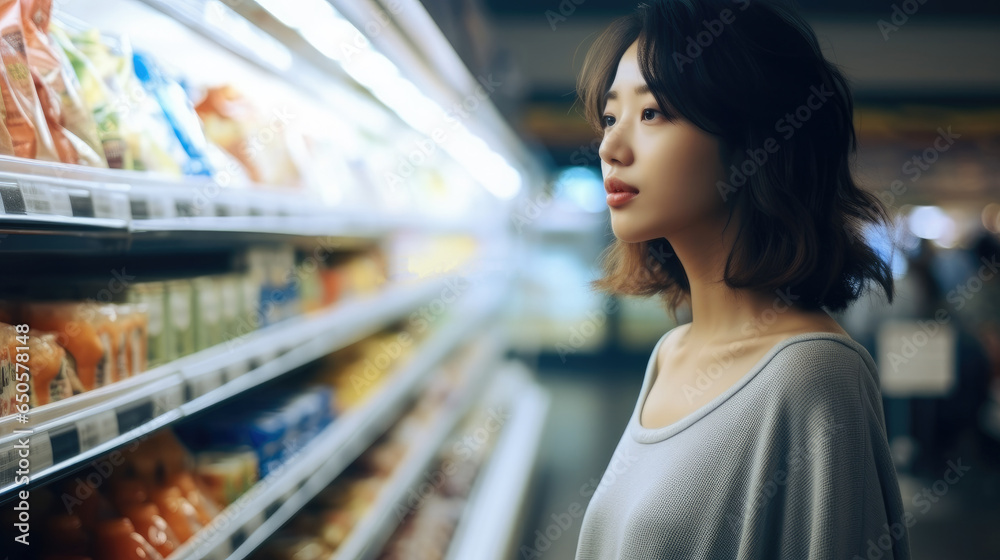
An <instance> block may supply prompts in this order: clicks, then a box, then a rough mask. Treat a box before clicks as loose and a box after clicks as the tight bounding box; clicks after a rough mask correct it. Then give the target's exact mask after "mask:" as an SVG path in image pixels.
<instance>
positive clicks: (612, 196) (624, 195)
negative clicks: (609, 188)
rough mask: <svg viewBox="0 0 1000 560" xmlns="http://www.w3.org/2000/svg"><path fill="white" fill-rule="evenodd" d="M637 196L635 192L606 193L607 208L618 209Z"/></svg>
mask: <svg viewBox="0 0 1000 560" xmlns="http://www.w3.org/2000/svg"><path fill="white" fill-rule="evenodd" d="M637 196H639V193H637V192H611V193H608V206H610V207H612V208H619V207H621V206H624V205H625V204H628V202H629V201H630V200H632V199H633V198H635V197H637Z"/></svg>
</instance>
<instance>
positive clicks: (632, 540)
mask: <svg viewBox="0 0 1000 560" xmlns="http://www.w3.org/2000/svg"><path fill="white" fill-rule="evenodd" d="M579 91H580V96H581V100H582V103H583V106H584V108H585V111H586V115H587V117H588V119H589V120H590V121H591V122H592V123H593V124H594V125H595V127H596V128H597V129H598V130H599V131H600V133H601V134H603V139H602V143H601V148H600V156H601V163H602V169H603V173H604V179H605V188H606V190H607V191H608V195H607V197H608V204H609V206H610V207H611V225H612V229H613V230H614V234H615V237H616V238H617V239H616V240H615V243H614V245H613V246H612V247H610V248H609V251H608V253H607V254H606V260H605V263H604V265H605V275H604V277H603V278H601V279H600V280H598V281H595V283H594V286H595V287H596V288H599V289H602V290H604V291H606V292H610V293H618V294H631V295H647V296H648V295H654V294H656V295H660V296H661V297H663V299H664V301H665V303H666V305H667V307H668V309H669V311H670V312H671V313H672V314H674V315H675V319H676V314H675V310H676V308H677V307H678V306H680V305H681V304H688V305H690V311H691V315H692V320H691V322H690V323H687V324H684V325H681V326H678V327H675V328H673V329H671V330H670V331H668V332H667V333H665V334H664V335H663V336H662V337H661V338H660V340H659V342H657V344H656V347H655V349H654V350H653V353H652V355H651V356H650V359H649V363H648V366H647V370H646V374H645V379H644V381H643V386H642V390H641V392H640V396H639V399H638V402H637V403H636V406H635V409H634V411H633V414H632V417H631V419H630V421H629V424H628V426H627V428H626V431H625V433H624V434H623V436H622V438H621V441H620V442H619V444H618V449H617V450H616V452H615V453H614V455H613V458H612V460H611V462H610V464H609V465H608V467H607V470H606V471H605V474H604V476H603V478H602V479H601V483H600V485H599V486H598V487H597V490H596V492H595V493H594V495H593V496H592V498H591V501H590V503H589V505H588V507H587V510H586V513H585V515H584V518H583V523H582V527H581V534H580V538H579V543H578V546H577V553H576V558H577V560H592V559H593V560H612V559H621V560H654V559H655V560H662V559H684V560H691V559H706V560H722V559H772V558H778V559H788V560H817V559H830V560H834V559H836V560H858V559H866V560H867V559H872V560H874V559H879V560H886V559H896V560H900V559H908V558H909V542H908V528H909V527H910V526H911V525H912V524H913V523H914V522H915V521H916V520H915V518H914V517H913V516H912V515H911V514H909V513H904V511H903V507H902V500H901V497H900V490H899V486H898V482H897V479H896V472H895V468H894V466H893V463H892V460H891V457H890V454H889V448H888V443H887V441H886V434H885V421H884V415H883V411H882V401H881V395H880V391H879V382H878V372H877V369H876V365H875V363H874V361H873V360H872V357H871V356H870V355H869V353H868V352H867V351H866V350H865V348H864V347H863V346H861V345H860V344H859V343H857V342H856V341H854V340H853V339H852V338H851V337H850V336H849V335H848V334H847V333H846V332H845V331H844V330H843V329H841V328H840V326H839V325H838V324H837V322H836V320H834V318H833V317H832V316H831V315H830V313H832V312H837V311H841V310H844V309H845V308H846V307H847V306H848V305H849V304H850V303H851V302H852V301H854V300H855V299H857V298H858V297H859V296H860V295H861V293H862V291H863V290H864V289H866V288H869V287H872V286H874V285H878V286H880V287H881V288H882V290H883V291H884V292H885V294H886V296H887V298H888V300H889V301H890V302H891V301H892V296H893V281H892V273H891V269H890V267H889V264H888V263H887V262H885V261H884V260H883V259H882V258H880V257H879V255H878V254H877V253H876V252H875V251H874V250H873V248H872V247H871V246H870V245H869V244H868V242H867V241H866V236H869V235H871V233H870V230H872V229H875V230H879V228H882V229H881V231H883V235H884V234H885V233H884V232H885V231H891V229H892V225H893V224H892V221H891V219H890V217H889V215H888V212H887V210H886V208H885V207H884V206H883V205H881V204H880V202H879V200H878V199H877V198H876V197H875V196H873V195H871V194H868V193H866V192H865V191H863V190H861V189H860V188H859V187H858V186H857V184H856V183H855V181H854V180H853V178H852V175H851V168H850V164H851V159H850V158H851V156H852V155H853V154H854V152H855V150H856V138H855V131H854V126H853V101H852V98H851V93H850V90H849V86H848V83H847V81H846V80H845V78H844V76H843V75H842V74H841V73H840V72H839V71H838V69H837V68H836V67H835V66H834V65H833V64H831V63H830V62H829V61H827V60H826V59H825V58H824V57H823V54H822V52H821V50H820V47H819V45H818V43H817V40H816V37H815V35H814V33H813V31H812V30H811V28H810V27H809V25H808V24H807V23H806V22H805V21H804V20H803V19H802V18H801V17H800V16H798V15H797V14H796V13H794V11H792V10H791V9H790V8H788V7H786V6H785V5H783V4H779V3H777V2H775V1H764V0H733V1H730V0H655V1H648V0H647V2H645V3H643V4H640V5H639V7H638V8H637V10H636V11H635V12H634V13H633V14H632V15H630V16H627V17H625V18H622V19H620V20H617V21H615V22H614V23H613V24H612V25H611V26H610V28H609V29H607V30H606V31H605V32H604V33H603V34H602V35H601V36H600V37H599V38H598V40H597V41H596V42H595V44H594V46H593V47H592V48H591V50H590V52H589V53H588V55H587V57H586V60H585V62H584V68H583V72H582V74H581V76H580V81H579Z"/></svg>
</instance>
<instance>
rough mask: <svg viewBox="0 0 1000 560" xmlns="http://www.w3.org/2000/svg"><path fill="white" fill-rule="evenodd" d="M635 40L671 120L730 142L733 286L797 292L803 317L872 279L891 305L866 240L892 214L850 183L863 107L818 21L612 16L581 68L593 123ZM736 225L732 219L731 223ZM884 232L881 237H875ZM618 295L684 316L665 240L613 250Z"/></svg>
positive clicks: (756, 4)
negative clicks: (829, 54) (657, 300)
mask: <svg viewBox="0 0 1000 560" xmlns="http://www.w3.org/2000/svg"><path fill="white" fill-rule="evenodd" d="M636 41H638V62H639V67H640V68H641V71H642V75H643V78H645V81H646V83H647V85H649V87H650V90H651V91H652V92H653V95H654V96H655V98H656V100H657V103H658V104H659V106H660V109H661V110H663V112H664V114H665V116H666V117H667V118H668V119H675V118H683V119H685V120H687V121H689V122H691V123H692V124H694V125H695V126H697V127H699V128H701V129H702V130H704V131H705V132H707V133H709V134H712V135H713V136H715V137H716V138H718V139H719V141H720V147H721V153H720V157H721V158H722V160H721V161H722V162H723V164H724V166H725V167H726V169H727V170H728V171H727V180H726V181H722V182H719V183H718V184H717V185H716V187H717V188H718V190H719V193H720V195H721V196H722V198H723V200H724V201H725V203H726V204H727V205H728V206H729V219H730V220H731V219H732V217H733V215H734V211H735V212H736V213H737V215H738V216H739V217H740V220H739V222H740V224H739V231H738V235H737V236H736V242H735V244H734V247H733V250H732V252H731V253H730V255H729V257H728V258H727V260H726V267H725V272H724V281H725V282H726V284H727V285H728V286H730V287H731V288H742V289H749V290H754V291H760V292H762V293H772V292H779V291H780V292H781V293H789V294H791V296H793V299H794V297H795V296H797V297H798V299H795V300H794V301H795V305H796V306H797V307H799V308H801V309H809V310H815V309H819V308H826V309H827V310H828V311H829V312H838V311H843V310H844V309H846V308H847V306H848V305H849V304H850V303H851V302H853V301H854V300H856V299H858V298H859V297H860V296H861V294H862V291H863V290H864V289H865V288H866V286H865V284H866V283H868V281H871V282H873V283H877V284H879V285H881V287H882V288H883V290H884V292H885V294H886V297H887V298H888V301H889V302H890V303H891V302H892V299H893V290H894V288H893V278H892V269H891V267H890V264H889V262H887V261H886V260H883V258H882V257H880V255H879V254H878V253H877V252H876V251H875V250H874V248H873V247H872V246H870V245H869V244H868V243H867V242H866V239H865V237H864V233H865V230H866V229H867V228H869V227H874V228H878V227H879V226H884V227H885V228H886V229H885V230H882V234H883V235H884V234H886V233H889V234H890V235H891V234H892V233H891V232H892V231H893V230H894V227H895V226H894V224H893V221H892V219H891V217H890V216H889V214H888V211H887V209H886V207H885V206H884V205H883V204H882V203H881V201H880V200H879V199H878V197H876V196H875V195H874V194H871V193H868V192H866V191H863V190H861V189H860V188H859V187H858V186H857V184H856V183H855V181H854V179H853V178H852V175H851V164H852V158H853V156H854V155H855V153H856V150H857V138H856V135H855V131H854V122H853V118H854V117H853V114H854V102H853V100H852V97H851V91H850V88H849V84H848V82H847V80H846V78H845V77H844V76H843V75H842V74H841V72H840V71H839V70H838V69H837V67H836V66H834V65H833V64H831V63H830V62H828V61H827V60H826V59H825V58H824V57H823V53H822V51H821V50H820V47H819V44H818V42H817V40H816V36H815V34H814V33H813V31H812V29H811V28H810V27H809V25H808V24H807V23H806V22H805V20H803V19H802V18H801V17H800V16H799V15H798V14H797V13H795V12H794V10H792V9H791V8H789V7H788V6H786V5H784V4H781V3H778V2H776V1H775V0H730V1H726V0H657V1H650V2H645V3H642V4H640V5H639V6H638V8H637V9H636V10H635V11H634V12H633V13H632V14H631V15H628V16H625V17H622V18H619V19H617V20H615V21H614V22H613V23H612V24H611V25H610V26H609V27H608V29H606V30H605V31H604V32H603V33H602V34H601V35H600V36H599V37H598V38H597V40H596V42H595V43H594V44H593V46H592V47H591V48H590V50H589V52H588V53H587V56H586V58H585V60H584V65H583V69H582V71H581V74H580V76H579V79H578V83H577V90H578V94H579V96H580V101H581V103H582V104H583V107H584V112H585V115H586V118H587V120H588V122H589V123H590V124H591V125H592V126H593V127H594V128H595V130H597V131H598V133H599V134H603V130H602V127H601V115H602V114H603V112H604V107H605V103H606V94H607V91H608V89H609V88H610V87H611V84H612V83H613V82H614V77H615V74H616V72H617V68H618V62H619V60H620V59H621V57H622V55H623V54H624V53H625V51H626V50H627V49H628V47H629V46H631V44H632V43H633V42H636ZM728 226H729V222H728V221H727V224H726V227H728ZM874 231H878V230H877V229H874ZM603 268H604V270H603V272H604V277H603V278H599V279H597V280H594V281H593V282H591V287H592V288H594V289H598V290H601V291H604V292H606V293H610V294H623V295H639V296H652V295H657V294H659V295H660V296H661V297H662V298H663V301H664V303H665V304H666V306H667V308H668V310H669V311H670V312H671V314H673V315H674V316H675V317H676V315H675V313H676V308H677V307H678V306H679V305H680V304H681V303H684V302H685V301H686V300H688V299H689V298H690V293H691V288H690V283H689V282H688V278H687V275H686V273H685V271H684V268H683V267H682V265H681V263H680V262H679V260H678V259H676V258H674V255H673V250H672V248H671V246H670V243H669V242H668V241H667V240H666V238H659V239H654V240H650V241H644V242H640V243H626V242H623V241H622V240H620V239H616V240H615V242H614V243H613V244H612V245H611V246H610V247H608V249H607V250H605V252H604V254H603Z"/></svg>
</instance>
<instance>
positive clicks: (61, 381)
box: [11, 330, 83, 407]
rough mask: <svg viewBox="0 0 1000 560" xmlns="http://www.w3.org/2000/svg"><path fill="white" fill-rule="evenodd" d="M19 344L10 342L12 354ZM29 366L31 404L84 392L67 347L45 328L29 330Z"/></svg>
mask: <svg viewBox="0 0 1000 560" xmlns="http://www.w3.org/2000/svg"><path fill="white" fill-rule="evenodd" d="M16 346H20V343H18V342H16V341H15V342H14V344H12V345H11V355H13V354H14V353H15V352H16V350H15V347H16ZM27 354H28V362H27V364H28V368H29V371H30V375H29V379H30V386H31V389H30V392H31V406H32V407H35V406H41V405H43V404H49V403H50V402H56V401H60V400H62V399H65V398H68V397H71V396H73V394H74V393H80V392H82V391H83V387H82V386H81V385H80V381H79V380H78V379H77V378H76V372H75V371H73V366H72V364H71V363H70V362H69V361H68V360H67V359H66V350H64V349H63V348H62V346H59V344H58V343H57V342H56V335H55V334H53V333H47V332H43V331H35V330H31V331H29V332H28V351H27Z"/></svg>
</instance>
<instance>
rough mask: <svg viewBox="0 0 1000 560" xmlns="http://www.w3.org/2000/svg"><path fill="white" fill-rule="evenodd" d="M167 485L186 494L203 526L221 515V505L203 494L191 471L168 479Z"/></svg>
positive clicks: (179, 473) (182, 472)
mask: <svg viewBox="0 0 1000 560" xmlns="http://www.w3.org/2000/svg"><path fill="white" fill-rule="evenodd" d="M167 484H168V485H172V486H176V487H178V488H180V489H181V493H182V494H184V497H185V498H187V501H189V502H191V505H192V506H194V509H195V511H196V512H197V514H198V521H200V522H201V524H202V525H208V524H209V523H211V521H212V519H213V518H214V517H215V516H216V515H218V514H219V505H218V504H217V503H215V502H213V501H212V500H211V499H209V498H208V496H206V495H205V493H204V492H202V489H201V488H200V487H199V486H198V484H197V483H196V482H195V480H194V477H193V476H191V473H190V471H187V470H185V471H181V472H178V473H176V474H174V475H173V476H171V477H170V478H169V479H167Z"/></svg>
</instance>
